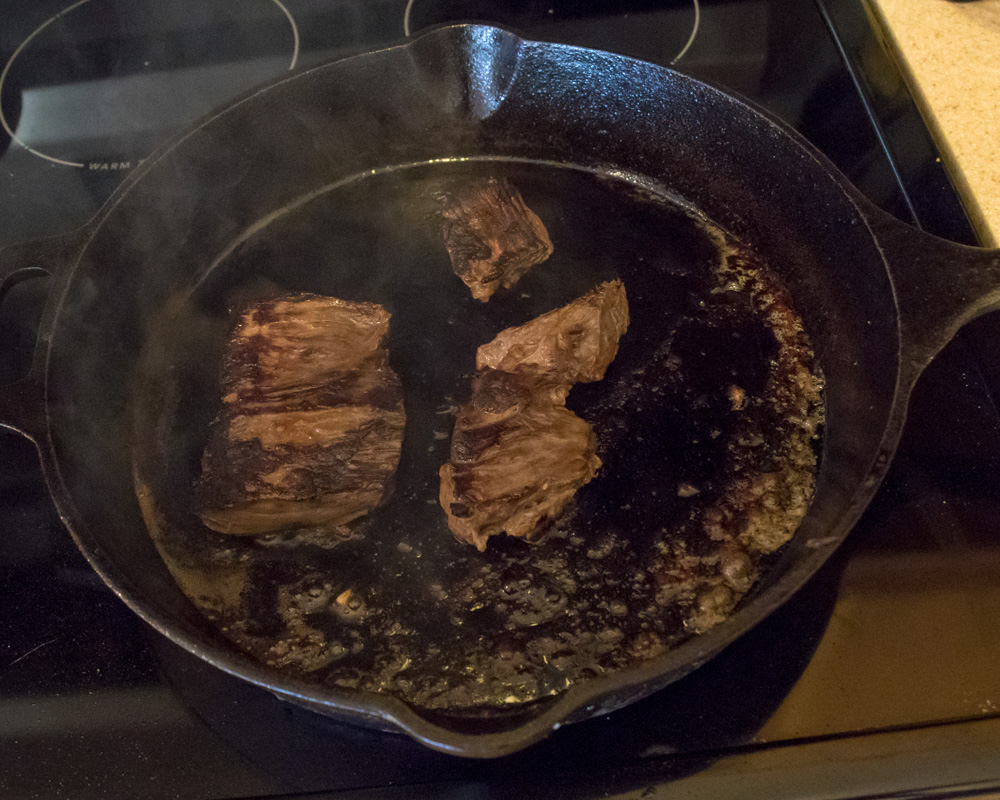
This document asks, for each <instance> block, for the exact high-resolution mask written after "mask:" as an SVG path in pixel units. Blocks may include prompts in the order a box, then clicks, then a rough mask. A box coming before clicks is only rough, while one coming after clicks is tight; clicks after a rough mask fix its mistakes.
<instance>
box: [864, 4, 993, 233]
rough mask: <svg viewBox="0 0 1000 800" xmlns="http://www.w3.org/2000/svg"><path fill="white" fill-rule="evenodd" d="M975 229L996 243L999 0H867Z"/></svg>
mask: <svg viewBox="0 0 1000 800" xmlns="http://www.w3.org/2000/svg"><path fill="white" fill-rule="evenodd" d="M867 2H868V3H869V9H870V10H871V11H873V13H874V14H875V16H876V17H881V21H882V23H883V27H884V28H885V29H886V30H887V31H888V32H889V35H890V41H891V44H892V45H893V46H894V47H895V49H896V53H897V58H898V60H899V61H900V65H901V67H902V68H903V70H904V72H907V73H908V75H907V80H908V81H909V83H910V88H911V90H912V91H913V94H914V96H915V97H916V99H917V103H918V104H919V105H920V106H921V111H922V112H923V113H924V117H925V118H926V119H927V121H928V123H929V125H930V127H931V130H932V132H933V134H934V136H935V139H936V140H937V143H938V147H939V149H940V150H941V153H942V157H943V158H944V159H945V161H946V162H947V165H948V168H949V171H950V172H951V174H952V176H953V178H954V180H955V183H956V185H957V186H958V188H959V190H960V191H961V192H962V194H963V196H964V197H965V200H966V206H967V209H968V210H969V212H970V216H971V217H972V218H973V224H974V225H975V226H976V228H977V230H978V232H979V235H980V237H981V238H982V239H983V240H984V242H985V243H986V244H988V245H992V246H994V247H996V246H1000V0H970V1H969V2H956V1H954V0H867Z"/></svg>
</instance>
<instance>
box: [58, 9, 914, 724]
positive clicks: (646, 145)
mask: <svg viewBox="0 0 1000 800" xmlns="http://www.w3.org/2000/svg"><path fill="white" fill-rule="evenodd" d="M359 87H364V88H363V89H361V88H359ZM414 97H417V98H420V102H414V100H413V98H414ZM248 131H254V135H253V136H252V137H251V136H248ZM455 156H489V157H506V158H511V157H513V158H527V159H533V160H537V159H540V160H545V161H551V162H555V163H557V164H577V165H581V166H583V167H586V168H595V167H597V168H600V169H602V170H604V171H606V172H608V173H611V174H613V173H614V171H616V170H621V171H625V172H629V173H636V174H638V175H642V176H645V177H646V178H648V179H650V180H651V181H652V182H654V183H657V184H662V185H665V186H667V187H669V188H670V190H671V191H673V192H675V193H676V194H678V195H680V196H682V197H684V198H685V199H686V200H688V201H689V202H691V203H692V204H693V205H695V206H697V207H698V208H700V209H701V210H702V211H704V212H705V213H706V215H707V216H708V217H710V218H711V219H713V220H715V221H716V222H718V223H719V224H720V225H721V226H722V227H723V228H726V229H728V230H730V231H732V232H733V233H735V234H736V235H737V236H738V237H739V238H741V239H742V240H743V241H745V242H747V243H748V244H749V245H750V246H752V247H753V248H754V249H755V250H757V251H758V252H760V253H761V254H762V255H763V256H764V257H765V258H766V259H767V261H768V262H769V264H770V265H771V267H772V268H773V269H774V270H775V272H776V273H777V274H778V275H779V277H780V279H781V280H782V282H783V283H784V284H785V285H786V286H787V287H788V288H789V290H790V293H791V295H792V297H793V300H794V303H795V306H796V309H797V310H798V312H799V313H800V314H801V315H802V317H803V318H804V320H805V324H806V327H807V329H808V332H809V335H810V337H811V338H812V341H813V343H814V345H815V349H816V351H817V355H818V358H819V362H820V364H821V366H822V369H823V372H824V374H825V377H826V381H827V390H826V404H827V427H826V435H825V440H824V454H823V463H822V469H821V472H820V475H819V478H818V482H817V493H816V497H815V500H814V503H813V507H812V510H811V511H810V514H809V516H808V517H807V519H806V520H805V522H804V523H803V525H802V527H801V529H800V532H799V534H798V535H797V536H796V538H795V539H794V540H793V542H792V543H791V544H790V545H789V546H788V547H787V548H786V549H785V550H784V551H783V552H782V554H781V557H780V558H779V559H778V561H777V563H776V564H775V565H774V566H773V568H772V569H771V570H770V571H769V573H768V575H767V578H766V580H765V581H763V582H762V583H761V584H760V585H759V587H758V589H757V591H756V594H755V597H754V598H753V599H752V600H750V601H749V602H747V603H745V605H744V607H743V609H742V610H741V611H739V612H738V613H737V614H736V615H735V616H734V617H733V618H731V619H730V620H729V621H728V622H727V623H725V624H724V625H722V626H720V627H719V628H717V629H715V630H714V631H712V632H710V633H709V634H707V635H705V636H703V637H700V638H698V639H695V640H692V642H690V643H689V644H688V645H683V646H681V647H679V648H678V649H677V650H675V651H673V652H672V653H671V654H668V655H667V656H665V657H663V658H661V659H658V660H657V661H656V662H654V663H651V664H650V665H649V667H648V669H644V670H640V671H638V672H633V673H623V674H621V675H618V676H615V677H613V678H609V679H601V681H595V682H594V683H595V684H596V685H595V686H594V687H591V688H590V689H589V690H588V691H587V692H586V693H576V694H574V693H573V692H569V693H567V694H566V695H565V696H564V697H563V699H562V700H561V701H560V702H561V703H562V704H563V705H562V709H563V711H562V715H563V716H565V715H567V714H569V713H570V712H571V711H572V710H573V709H574V708H576V707H577V706H579V705H582V704H584V703H585V702H586V701H587V700H589V699H592V698H593V697H595V696H598V695H600V694H601V693H602V692H604V693H607V694H608V695H609V696H608V698H607V699H606V701H605V702H604V703H603V705H601V704H594V705H593V706H592V707H591V708H590V709H589V711H588V712H587V713H589V712H590V711H599V710H606V709H607V708H609V707H613V706H615V705H618V704H621V703H622V702H626V701H628V700H631V699H634V698H635V697H636V696H640V695H641V694H642V693H645V692H648V691H650V690H652V689H653V688H656V686H657V685H662V684H663V683H665V682H667V681H669V680H671V679H673V678H676V677H679V676H680V675H681V674H683V673H684V672H686V671H687V670H689V669H690V668H693V667H694V666H696V665H697V664H698V663H700V662H701V661H702V660H704V658H706V657H707V656H708V655H710V654H711V653H712V652H714V651H716V650H717V649H719V648H720V647H721V646H723V645H724V644H725V643H726V642H728V641H730V640H731V639H732V638H735V636H736V635H738V634H739V633H740V632H741V631H742V630H745V629H746V627H748V626H749V625H750V624H752V623H753V622H754V621H756V620H757V619H759V618H760V617H761V616H763V615H764V614H765V613H766V612H767V611H769V610H770V609H771V608H773V607H774V606H775V605H776V604H777V603H778V602H780V601H781V600H783V599H785V598H786V597H787V596H788V595H789V594H790V593H791V592H792V591H794V589H795V588H797V586H799V585H801V583H802V582H803V581H804V580H805V578H806V577H807V576H808V575H809V574H811V572H812V571H814V570H815V569H816V568H817V567H818V566H819V564H820V563H822V560H824V559H825V557H826V556H827V555H828V554H829V552H830V551H832V549H833V547H834V546H835V545H836V544H837V543H838V542H839V540H840V539H841V538H842V537H843V535H844V534H845V533H846V530H847V527H848V526H849V524H850V523H851V522H852V521H853V518H854V516H855V515H856V513H857V512H858V511H859V510H860V507H861V506H863V501H866V500H867V497H868V495H870V493H871V491H873V488H871V489H867V490H866V488H865V487H864V486H863V482H864V480H865V478H866V477H867V476H868V474H869V471H870V469H871V467H872V463H873V461H874V459H875V458H876V455H877V454H878V452H879V446H880V442H881V437H882V434H883V431H884V430H885V428H886V425H887V423H888V421H889V419H890V417H891V414H892V410H893V393H894V388H895V377H896V355H897V337H896V315H895V307H894V304H893V300H892V294H891V287H890V284H889V281H888V279H887V276H886V274H885V270H884V265H883V263H882V259H881V257H880V254H879V252H878V249H877V247H876V246H875V243H874V242H873V241H872V239H871V236H870V233H869V231H868V229H867V227H866V226H865V224H864V221H863V218H862V217H861V215H860V213H859V212H858V211H857V209H856V207H855V205H854V203H853V202H852V201H851V196H850V194H849V192H847V191H845V190H844V189H843V188H842V187H841V186H840V185H839V184H838V183H837V182H836V181H835V180H834V179H833V178H832V177H831V175H830V173H829V171H828V168H827V166H826V165H825V164H824V163H821V162H820V161H818V160H817V159H816V157H814V156H812V155H811V154H810V153H809V152H808V151H806V150H804V149H803V148H802V146H801V145H800V144H799V143H798V142H797V141H796V140H795V139H794V138H793V137H792V136H791V135H789V134H787V133H786V132H785V131H783V130H782V129H780V128H779V127H777V126H775V125H774V124H773V123H771V122H769V121H767V120H765V119H763V118H761V117H759V116H758V115H756V114H755V113H754V112H752V111H751V110H749V109H748V108H746V107H745V106H743V105H742V104H741V103H739V102H738V101H735V100H733V99H732V98H730V97H728V96H726V95H724V94H722V93H720V92H718V91H716V90H714V89H711V88H709V87H705V86H703V85H701V84H698V83H696V82H694V81H691V80H690V79H686V78H683V77H682V76H679V75H676V74H674V73H671V72H669V71H666V70H662V69H659V68H656V67H652V66H650V65H645V64H640V63H638V62H633V61H630V60H628V59H624V58H621V57H617V56H610V55H606V54H597V53H593V52H590V51H583V50H578V49H575V48H567V47H561V46H553V45H538V44H534V43H525V42H521V41H520V40H518V39H516V37H512V36H511V35H510V34H506V33H505V32H500V31H496V30H495V29H490V28H480V27H473V26H456V27H452V28H446V29H442V30H438V31H435V32H433V33H430V34H428V35H426V36H424V37H421V38H420V39H419V40H416V41H415V42H413V43H412V44H410V45H408V46H406V47H402V48H395V49H390V50H387V51H383V52H380V53H377V54H373V55H369V56H363V57H359V58H356V59H351V60H349V61H347V62H341V63H340V64H334V65H330V66H328V67H321V68H318V69H316V70H313V71H311V72H308V73H305V74H303V75H301V76H298V77H296V78H293V79H291V80H290V81H287V82H285V84H284V85H279V86H277V87H275V88H272V89H269V90H265V91H263V92H261V93H259V94H257V95H255V96H253V97H251V98H249V99H247V100H245V101H243V102H242V103H238V104H237V105H235V106H234V107H232V108H231V109H230V110H229V111H227V112H225V113H223V114H222V115H220V116H218V117H216V118H213V119H211V120H209V121H207V122H206V123H204V124H202V125H201V126H200V127H199V128H198V129H197V130H196V131H195V132H194V133H192V134H190V135H189V136H187V137H186V138H183V139H182V140H181V141H180V142H178V143H176V144H175V145H173V146H172V147H168V148H166V149H165V150H164V151H162V152H161V153H160V154H158V155H157V156H155V157H154V158H152V159H150V162H149V165H148V167H146V168H145V169H144V174H142V175H140V176H139V179H138V180H137V181H135V182H134V183H133V184H131V185H130V186H129V187H127V189H126V190H125V191H123V192H122V193H121V194H120V195H119V196H118V197H117V198H116V200H115V202H114V203H113V204H112V205H111V206H109V208H108V209H107V210H106V212H105V213H104V215H103V217H102V219H101V220H100V221H99V222H98V223H97V224H96V227H95V233H94V235H93V237H92V239H91V240H90V241H89V243H88V245H87V247H86V249H85V250H84V252H83V254H82V256H81V259H80V261H79V263H78V264H77V265H76V268H75V269H74V270H73V271H72V273H71V274H70V275H69V276H68V278H67V280H66V282H65V284H64V285H63V287H62V290H61V294H60V298H59V302H60V307H59V309H58V314H57V316H56V319H55V327H54V330H53V335H52V344H51V351H50V358H49V362H48V371H47V376H46V377H47V383H46V387H47V400H48V402H49V426H50V427H49V433H50V440H51V441H50V444H51V449H50V450H48V451H47V452H46V453H45V454H44V455H45V457H46V459H47V466H48V468H49V474H50V475H55V476H56V478H57V479H58V482H57V483H56V485H55V486H54V494H55V495H56V499H57V502H59V504H60V507H61V510H62V511H63V513H64V515H65V516H67V518H68V521H69V522H70V524H71V525H72V526H73V528H74V530H75V533H76V535H77V538H78V541H79V542H80V544H81V546H82V547H83V549H84V551H85V552H86V553H87V554H88V556H89V557H90V558H91V560H92V562H94V563H95V566H97V568H98V569H99V571H101V572H102V574H103V575H104V576H105V578H106V579H107V580H109V582H111V583H112V585H113V586H114V587H115V588H116V590H117V591H119V593H120V594H121V595H122V596H123V597H124V598H125V599H126V600H127V601H128V602H130V603H131V604H132V605H133V607H135V608H136V609H137V610H139V611H140V613H142V614H143V615H144V616H146V618H147V619H149V620H150V621H151V622H153V624H154V625H156V626H157V627H158V628H159V629H160V630H161V631H164V632H167V633H169V635H171V636H173V637H174V638H175V639H176V640H178V641H179V642H180V643H182V644H183V645H185V646H186V647H188V648H189V649H191V650H193V651H194V652H197V653H199V654H201V655H202V656H203V657H206V658H208V659H209V660H212V661H213V662H214V663H217V664H219V665H220V666H223V667H224V668H226V669H229V670H230V671H233V672H236V673H238V674H243V675H244V676H247V677H249V678H251V679H253V680H255V681H257V682H261V683H265V684H267V685H271V686H273V687H275V688H276V689H279V690H282V691H288V692H297V693H299V694H300V695H303V696H304V697H305V699H307V700H310V701H318V702H321V703H331V704H333V705H334V706H340V707H342V708H348V709H351V708H353V709H355V710H359V711H361V712H362V713H370V714H372V715H375V716H381V717H386V716H388V717H390V718H393V717H395V718H397V719H398V718H399V709H398V706H395V705H393V704H391V703H390V704H388V705H386V704H382V703H381V702H380V701H378V700H369V699H368V698H360V699H359V698H357V697H355V696H352V695H351V693H350V692H345V691H343V690H322V691H318V690H314V689H311V688H309V687H306V686H303V685H302V684H299V683H296V682H295V681H292V680H287V679H285V678H284V677H283V676H281V675H279V674H275V673H272V672H269V671H267V670H263V669H261V668H259V667H257V666H256V665H253V664H251V663H249V662H248V661H247V660H246V658H245V657H244V656H241V655H240V654H238V653H236V652H235V651H234V650H233V648H232V647H231V646H230V645H229V644H227V643H226V642H225V640H223V639H222V638H221V637H220V636H219V635H218V634H217V633H216V632H214V631H213V630H212V629H211V627H210V626H208V625H206V624H205V622H204V620H203V619H202V618H201V617H200V615H199V614H198V613H197V612H196V611H195V610H194V609H193V607H192V606H191V605H190V603H189V602H188V601H187V600H186V598H185V597H184V596H183V594H182V593H181V592H180V591H179V590H178V589H177V587H176V585H175V584H174V583H173V581H172V579H171V578H170V576H169V574H168V573H167V571H166V569H165V567H164V566H163V563H162V561H161V559H160V558H159V556H158V554H157V553H156V551H155V549H154V548H153V546H152V543H151V541H150V539H149V537H148V536H147V535H146V533H145V529H144V525H143V522H142V517H141V514H140V510H139V508H138V504H137V502H136V499H135V495H134V492H133V483H132V474H131V450H132V436H131V430H130V423H131V418H132V416H133V412H134V397H135V395H134V394H133V386H134V378H135V374H136V373H135V366H136V361H137V358H138V356H139V353H140V352H141V351H142V350H143V348H144V347H145V346H146V340H147V337H149V336H150V335H154V334H156V333H157V331H155V329H154V328H153V327H152V322H151V321H152V320H154V319H155V318H156V317H157V316H159V315H160V314H161V313H162V310H163V309H164V307H165V306H167V305H168V304H169V303H170V302H171V298H175V297H177V296H181V295H184V294H186V292H187V291H188V289H189V288H190V286H191V285H192V282H193V281H195V280H196V278H197V276H198V275H199V273H200V272H201V271H203V270H204V268H205V265H206V264H208V263H211V261H212V260H213V259H214V258H215V257H217V256H219V255H221V254H222V253H223V252H224V251H225V250H226V249H227V247H228V246H229V245H230V244H231V243H232V241H233V240H234V238H236V236H237V234H238V233H239V232H240V231H243V230H246V229H247V228H248V227H249V226H250V225H251V224H253V223H254V222H255V221H257V220H259V219H260V218H261V217H262V216H264V215H266V214H269V213H272V212H274V211H275V210H276V209H278V208H281V207H282V206H283V205H285V204H287V203H288V202H289V201H291V200H293V199H294V198H295V197H301V196H302V195H303V194H305V193H308V192H310V191H317V190H319V189H320V188H321V187H323V186H326V185H329V184H331V183H334V182H336V181H338V180H340V179H343V178H345V177H347V176H348V175H352V174H357V173H359V172H362V171H364V170H366V169H379V168H384V167H386V166H389V165H391V164H400V163H413V162H417V161H425V160H430V159H435V158H453V157H455ZM566 288H570V285H567V287H566ZM584 288H587V287H584ZM207 360H208V359H206V361H207ZM161 433H163V432H161ZM873 486H874V483H872V487H873ZM859 503H860V505H859ZM438 721H439V722H440V721H442V720H440V719H439V720H438ZM445 721H447V720H445ZM456 724H457V723H456ZM492 729H495V726H494V728H490V727H489V725H487V727H485V728H483V730H492Z"/></svg>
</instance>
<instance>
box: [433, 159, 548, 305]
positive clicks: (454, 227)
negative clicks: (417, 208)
mask: <svg viewBox="0 0 1000 800" xmlns="http://www.w3.org/2000/svg"><path fill="white" fill-rule="evenodd" d="M441 217H442V220H443V222H444V226H443V227H444V243H445V247H447V249H448V255H449V256H450V257H451V268H452V270H454V272H455V274H456V275H457V276H458V277H459V278H461V279H462V280H463V281H464V282H465V285H466V286H468V287H469V289H471V290H472V296H473V297H475V298H476V299H477V300H481V301H482V302H484V303H485V302H486V301H487V300H489V299H490V296H491V295H492V294H493V293H494V292H495V291H496V290H497V289H499V288H500V287H501V286H502V287H503V288H505V289H509V288H510V287H511V286H513V285H514V284H515V283H517V282H518V281H519V280H520V279H521V276H522V275H524V273H526V272H527V271H528V270H529V269H530V268H531V267H532V266H534V265H535V264H540V263H542V262H543V261H545V260H546V259H547V258H548V257H549V256H550V255H552V241H551V240H550V239H549V234H548V231H546V230H545V225H543V224H542V221H541V220H540V219H539V218H538V215H537V214H535V212H534V211H532V210H531V209H530V208H528V207H527V206H526V205H525V204H524V199H523V198H522V197H521V193H520V192H519V191H518V190H517V188H516V187H515V186H514V185H513V184H512V183H511V182H510V181H508V180H507V179H506V178H486V179H483V180H479V181H475V182H473V183H471V184H463V185H462V186H460V187H458V188H456V189H454V190H452V191H450V192H448V193H447V194H445V196H444V209H443V211H442V213H441Z"/></svg>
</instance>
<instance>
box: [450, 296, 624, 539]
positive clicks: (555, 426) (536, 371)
mask: <svg viewBox="0 0 1000 800" xmlns="http://www.w3.org/2000/svg"><path fill="white" fill-rule="evenodd" d="M595 327H599V328H600V330H594V328H595ZM627 327H628V304H627V301H626V299H625V288H624V286H623V285H622V283H621V281H612V282H610V283H605V284H602V285H601V286H599V287H598V288H597V289H595V290H593V291H592V292H590V293H588V294H587V295H585V296H584V297H582V298H580V299H579V300H576V301H574V302H573V303H570V304H569V305H567V306H564V307H563V308H560V309H557V310H556V311H552V312H550V313H548V314H544V315H542V316H541V317H538V318H536V319H534V320H532V321H531V322H528V323H526V324H525V325H522V326H520V327H517V328H508V329H507V330H505V331H503V332H502V333H501V334H500V335H499V336H498V337H497V338H496V339H494V340H493V341H492V342H490V343H489V344H487V345H483V346H482V347H480V348H479V353H478V360H477V363H478V365H479V367H480V370H479V372H478V373H477V375H476V378H475V379H474V381H473V385H472V397H471V398H470V399H469V402H468V403H466V404H465V405H464V406H462V408H461V409H459V412H458V417H457V419H456V421H455V430H454V433H453V434H452V440H451V458H450V461H449V463H447V464H445V465H443V466H442V467H441V470H440V477H441V492H440V502H441V507H442V508H443V509H444V511H445V513H446V514H447V515H448V527H449V528H450V529H451V531H452V533H454V534H455V536H456V537H457V538H458V539H459V540H461V541H464V542H468V543H469V544H472V545H474V546H475V547H476V548H477V549H479V550H480V551H483V550H485V549H486V542H487V540H488V539H489V537H490V536H496V535H498V534H501V533H506V534H507V535H508V536H517V537H521V538H525V539H532V538H534V537H535V536H537V535H538V534H539V533H541V531H542V528H543V525H544V523H545V522H546V521H550V520H553V519H554V518H555V517H556V516H558V515H559V513H560V512H562V510H563V509H564V508H565V506H566V504H567V503H568V502H569V501H570V500H571V499H572V497H573V495H574V494H575V493H576V491H577V489H579V488H580V487H581V486H584V485H585V484H587V483H589V482H590V481H591V480H592V479H593V478H594V476H595V475H596V474H597V470H598V469H599V468H600V466H601V460H600V458H598V456H597V439H596V437H595V436H594V431H593V428H591V426H590V425H589V424H588V423H587V422H586V421H584V420H582V419H580V418H579V417H578V416H576V414H574V413H573V412H572V411H570V410H569V409H568V408H566V406H565V401H566V396H567V395H568V394H569V390H570V389H571V388H572V385H573V384H574V383H578V382H589V381H595V380H600V379H601V378H602V377H603V376H604V372H605V370H606V369H607V367H608V365H609V364H610V363H611V360H612V359H613V358H614V357H615V354H616V353H617V352H618V339H619V338H620V337H621V336H622V335H623V334H624V333H625V330H626V328H627ZM522 345H523V347H522ZM484 352H485V354H486V355H485V357H484ZM491 354H494V355H496V360H495V362H494V363H496V364H500V365H502V367H503V368H502V369H501V368H493V366H492V365H491V364H490V363H489V361H490V359H491V358H492V355H491ZM518 354H520V357H519V355H518Z"/></svg>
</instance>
